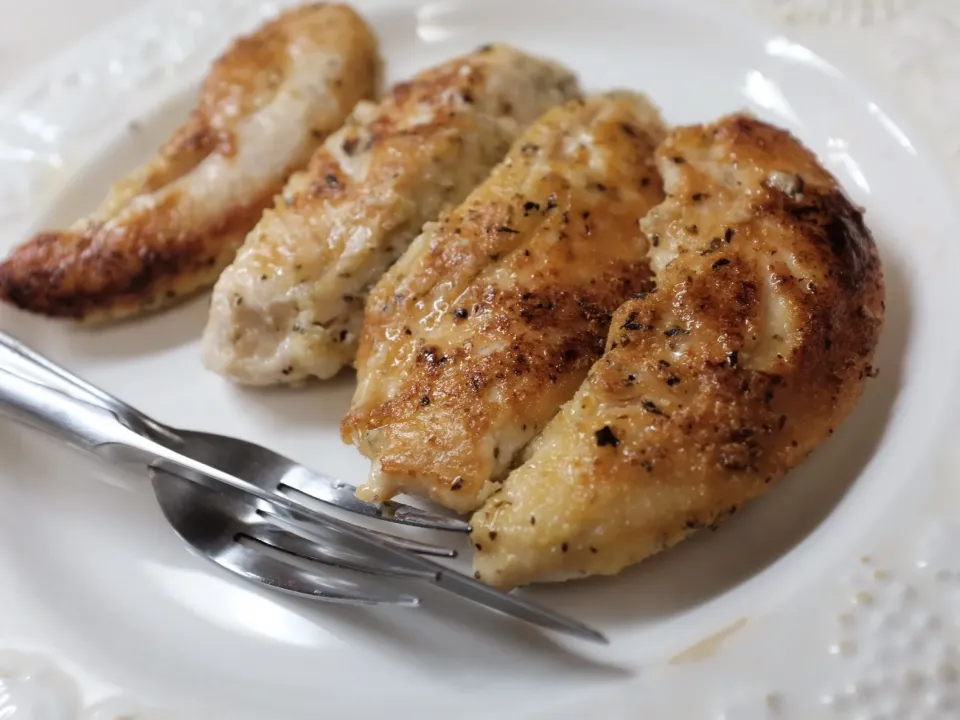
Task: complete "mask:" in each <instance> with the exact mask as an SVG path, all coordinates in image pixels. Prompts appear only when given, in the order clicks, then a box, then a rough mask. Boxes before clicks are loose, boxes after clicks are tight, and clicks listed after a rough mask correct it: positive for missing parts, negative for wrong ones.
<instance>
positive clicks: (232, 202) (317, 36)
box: [0, 3, 378, 320]
mask: <svg viewBox="0 0 960 720" xmlns="http://www.w3.org/2000/svg"><path fill="white" fill-rule="evenodd" d="M377 71H378V59H377V51H376V40H375V38H374V36H373V34H372V31H371V30H370V29H369V28H368V27H367V25H366V23H365V22H364V21H363V20H362V19H361V18H360V17H359V16H358V15H357V14H356V13H355V12H353V11H352V10H351V9H349V8H348V7H347V6H344V5H332V4H324V3H319V4H310V5H305V6H303V7H300V8H297V9H295V10H291V11H289V12H287V13H284V14H283V15H281V16H280V17H278V18H277V19H275V20H273V21H271V22H269V23H267V24H266V25H264V26H263V27H262V28H260V29H259V30H258V31H257V32H255V33H253V34H251V35H249V36H247V37H243V38H240V39H238V40H237V41H236V42H235V43H234V44H233V46H232V47H231V48H230V49H229V50H228V51H227V52H226V53H225V54H224V55H223V56H222V57H221V58H220V59H218V60H217V61H216V63H215V64H214V65H213V68H212V70H211V72H210V74H209V75H208V76H207V78H206V80H205V82H204V84H203V88H202V90H201V93H200V98H199V102H198V105H197V108H196V109H195V111H194V112H193V113H192V115H191V116H190V118H189V119H188V120H187V121H186V122H185V123H184V125H183V126H181V127H180V128H179V129H178V130H177V131H176V132H175V133H174V134H173V136H172V137H171V138H170V140H169V141H168V142H167V143H166V144H165V145H164V146H163V148H162V149H161V150H160V152H159V154H158V155H157V156H156V157H155V158H154V159H153V160H151V161H150V162H149V163H148V164H146V165H145V166H143V167H141V168H139V169H138V170H136V171H134V172H133V173H132V174H131V175H130V176H128V177H126V178H124V179H123V180H121V181H120V182H118V183H117V184H116V185H115V186H114V187H113V188H112V190H111V192H110V194H109V196H108V197H107V198H106V200H105V201H104V202H103V204H102V205H101V207H100V208H99V209H98V210H97V211H96V212H95V213H94V214H93V215H92V216H90V217H89V218H85V219H83V220H80V221H79V222H77V223H76V224H75V225H74V226H72V227H71V228H69V229H67V230H63V231H51V232H44V233H41V234H39V235H37V236H36V237H34V238H33V239H31V240H30V241H28V242H27V243H25V244H24V245H22V246H20V247H19V248H17V249H15V250H14V251H13V252H12V253H11V255H10V257H9V258H8V259H7V260H6V261H5V262H4V263H3V264H2V265H0V298H2V299H4V300H5V301H7V302H10V303H13V304H14V305H17V306H19V307H21V308H24V309H26V310H30V311H33V312H37V313H43V314H46V315H54V316H65V317H73V318H78V319H80V318H82V319H86V320H101V319H107V318H117V317H122V316H125V315H130V314H134V313H137V312H140V311H144V310H148V309H152V308H157V307H159V306H162V305H165V304H167V303H168V302H170V301H172V300H174V299H176V298H179V297H181V296H184V295H189V294H191V293H193V292H194V291H196V290H198V289H201V288H203V287H207V286H209V285H211V284H213V282H214V281H215V280H216V278H217V276H218V275H219V274H220V272H221V270H222V269H223V268H224V267H225V266H226V265H227V264H228V263H229V262H230V261H231V260H232V258H233V256H234V253H235V252H236V248H237V247H238V246H239V244H240V242H241V241H242V240H243V238H244V236H245V235H246V234H247V233H248V232H249V231H250V229H251V228H252V227H253V226H254V225H255V224H256V222H257V221H258V220H259V218H260V215H261V213H262V211H263V209H264V208H265V207H266V206H267V205H268V204H270V202H271V201H272V199H273V196H274V195H275V194H276V193H277V192H278V191H279V190H280V189H281V187H282V184H283V182H284V181H285V180H286V178H287V176H288V175H289V174H290V173H291V172H292V171H293V170H295V169H297V168H299V167H302V166H303V165H304V164H306V162H307V161H308V160H309V157H310V154H311V153H312V151H313V150H314V148H316V147H317V146H318V145H319V144H320V143H321V141H322V140H323V138H324V137H326V135H327V134H329V133H330V132H332V131H333V130H335V129H336V128H337V127H339V125H340V124H341V123H342V122H343V119H344V118H345V117H346V115H347V113H348V112H349V111H350V110H351V108H352V107H353V106H354V104H355V103H356V102H357V101H358V100H360V99H361V98H366V97H369V96H370V95H371V94H372V93H373V92H374V90H375V87H374V84H375V80H376V76H377ZM258 121H264V122H258Z"/></svg>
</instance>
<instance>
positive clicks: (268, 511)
mask: <svg viewBox="0 0 960 720" xmlns="http://www.w3.org/2000/svg"><path fill="white" fill-rule="evenodd" d="M299 494H300V493H299V491H298V490H294V491H292V492H291V491H289V490H288V491H287V492H285V493H284V495H286V496H288V497H289V499H291V500H293V501H294V502H297V503H299V504H301V505H304V506H305V507H309V502H304V501H303V499H302V498H300V497H299ZM306 497H308V498H309V497H310V496H306ZM260 512H261V513H262V514H264V515H272V516H273V517H277V518H280V519H281V520H283V521H284V522H288V523H289V522H295V521H296V519H295V518H294V516H293V515H292V514H291V513H289V512H288V511H287V510H284V509H283V508H281V507H278V506H276V505H270V506H269V507H267V506H264V507H261V508H260ZM315 527H316V531H317V534H319V535H322V536H324V537H331V538H332V537H336V538H340V539H341V540H342V538H343V533H341V532H338V531H337V530H336V528H333V527H329V526H322V525H319V524H318V525H316V526H315ZM364 530H365V531H366V532H368V533H369V534H370V535H374V536H376V537H377V538H378V539H379V540H381V541H382V542H385V543H387V544H388V545H390V546H391V547H394V548H397V549H399V550H407V551H409V552H413V553H416V554H417V555H431V556H433V557H445V558H454V557H456V556H457V551H456V550H454V549H453V548H448V547H443V546H442V545H434V544H432V543H428V542H423V541H422V540H412V539H410V538H405V537H399V536H397V535H389V534H387V533H383V532H380V531H379V530H371V529H370V528H364Z"/></svg>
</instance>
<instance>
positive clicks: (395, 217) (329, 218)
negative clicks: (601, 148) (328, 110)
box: [203, 45, 579, 385]
mask: <svg viewBox="0 0 960 720" xmlns="http://www.w3.org/2000/svg"><path fill="white" fill-rule="evenodd" d="M578 94H579V91H578V89H577V83H576V78H575V77H574V76H573V75H572V74H571V73H570V72H569V71H568V70H566V69H565V68H563V67H561V66H559V65H557V64H555V63H553V62H549V61H546V60H542V59H540V58H536V57H533V56H531V55H527V54H526V53H522V52H520V51H519V50H516V49H514V48H512V47H509V46H507V45H491V46H487V47H484V48H481V49H480V50H478V51H476V52H474V53H472V54H469V55H467V56H464V57H460V58H456V59H454V60H451V61H449V62H446V63H444V64H442V65H440V66H438V67H435V68H432V69H430V70H427V71H425V72H423V73H420V74H419V75H417V76H416V77H415V78H413V80H411V81H410V82H404V83H400V84H399V85H397V86H396V87H394V88H393V90H392V91H391V92H390V93H388V95H387V96H386V97H385V98H384V99H383V101H382V102H380V103H379V104H377V105H374V104H371V103H361V104H360V105H359V106H358V107H357V109H356V111H355V112H354V114H353V116H352V117H351V118H350V120H349V121H348V122H347V124H346V125H345V126H344V127H343V128H342V129H341V130H340V131H339V132H337V133H336V134H334V135H333V136H331V137H330V138H329V140H328V141H327V142H326V143H325V145H324V146H323V148H321V149H320V150H319V151H318V152H317V154H316V155H315V156H314V158H313V159H312V161H311V163H310V167H309V168H308V169H307V170H305V171H304V172H302V173H298V174H296V175H295V176H294V177H293V178H291V180H290V182H289V183H288V184H287V187H286V188H285V189H284V192H283V197H282V199H281V201H280V202H279V203H278V204H277V206H276V208H274V209H273V210H271V211H268V212H267V213H266V214H265V215H264V217H263V220H262V221H261V222H260V224H259V225H258V226H257V227H256V229H255V230H254V231H253V232H252V233H251V234H250V236H249V237H248V238H247V240H246V242H245V243H244V246H243V248H242V249H241V250H240V252H239V254H238V256H237V260H236V262H235V263H234V264H233V265H232V266H231V267H230V268H228V269H227V271H226V272H225V273H224V274H223V276H222V277H221V279H220V281H219V282H218V283H217V286H216V288H215V290H214V296H213V303H212V306H211V311H210V319H209V323H208V326H207V329H206V332H205V335H204V348H203V353H204V362H205V364H206V366H207V367H208V368H209V369H211V370H213V371H215V372H217V373H219V374H221V375H223V376H225V377H227V378H229V379H231V380H233V381H235V382H238V383H242V384H249V385H272V384H282V383H298V382H302V381H303V380H306V379H307V378H310V377H317V378H322V379H326V378H329V377H332V376H334V375H336V374H337V372H338V371H339V370H340V369H341V368H342V367H344V366H345V365H349V364H350V363H352V362H353V360H354V356H355V354H356V350H357V344H358V340H359V335H360V326H361V323H362V321H363V308H364V301H365V299H366V297H367V294H368V293H369V291H370V289H371V288H372V287H373V286H374V285H375V284H376V283H377V281H378V280H380V278H381V276H382V275H383V273H384V272H386V270H387V269H388V268H389V267H390V265H391V264H392V263H393V262H394V261H395V260H396V259H397V258H398V257H400V255H402V254H403V252H404V251H405V250H406V249H407V247H409V245H410V243H411V241H412V240H413V239H414V238H415V237H416V236H417V235H418V234H419V233H420V230H421V229H422V227H423V224H424V223H426V222H428V221H432V220H435V219H436V218H437V216H438V215H439V213H440V212H441V211H442V210H444V209H449V208H450V207H452V206H454V205H456V204H457V203H459V202H460V201H461V200H463V198H465V197H466V196H467V194H468V193H469V192H470V191H471V190H473V189H474V188H475V187H476V186H477V185H479V184H480V183H481V182H482V181H483V179H484V178H485V177H486V176H487V174H488V173H489V172H490V170H491V169H492V168H493V166H494V165H496V164H497V163H498V162H499V161H500V160H502V159H503V156H504V155H505V154H506V152H507V150H508V149H509V148H510V143H511V142H512V141H513V140H514V138H516V136H517V135H518V134H519V133H520V132H521V131H522V130H523V128H524V127H526V126H527V125H528V124H529V123H531V122H533V121H534V120H535V119H536V118H537V117H539V116H540V115H541V114H542V113H543V112H544V111H546V110H547V109H548V108H550V107H553V106H555V105H558V104H560V103H562V102H564V101H566V100H568V99H570V98H572V97H576V96H577V95H578Z"/></svg>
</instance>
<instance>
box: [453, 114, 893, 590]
mask: <svg viewBox="0 0 960 720" xmlns="http://www.w3.org/2000/svg"><path fill="white" fill-rule="evenodd" d="M657 156H658V164H659V166H660V169H661V172H662V174H663V176H664V180H665V185H666V191H667V193H668V199H667V200H666V201H665V202H664V203H663V204H662V205H660V206H658V207H657V208H656V209H654V210H653V211H652V212H651V213H650V215H649V216H648V217H647V218H646V219H645V221H644V224H643V227H644V229H645V231H646V232H647V234H648V236H649V237H650V238H651V244H652V245H653V247H652V249H651V261H652V266H653V269H654V271H655V276H656V283H657V288H656V291H655V292H651V293H649V294H645V295H642V296H639V297H637V298H634V299H631V300H630V301H628V302H627V303H625V304H624V306H623V307H621V308H620V309H619V310H618V311H617V313H616V314H615V315H614V318H613V322H612V324H611V329H610V333H609V337H608V340H607V350H606V352H605V354H604V356H603V358H602V359H601V360H599V361H598V362H597V363H596V365H594V367H593V368H592V369H591V371H590V375H589V377H588V379H587V380H586V382H584V384H583V386H582V387H581V388H580V390H579V391H578V392H577V394H576V396H575V397H574V398H573V399H572V400H571V401H570V402H569V403H568V404H567V405H566V406H565V407H564V408H563V410H562V411H561V413H560V414H559V415H558V416H557V417H556V418H555V419H554V421H553V422H551V423H550V424H549V425H548V426H547V428H546V429H545V430H544V432H543V433H542V435H541V436H540V437H539V438H538V440H537V442H536V443H535V446H534V447H533V448H532V449H531V451H530V452H529V454H528V457H527V459H526V462H525V463H524V464H523V465H522V466H520V467H519V468H517V469H516V470H514V471H513V472H512V473H511V474H510V475H509V477H508V478H507V479H506V481H505V483H504V485H503V488H502V490H501V491H500V492H499V493H497V494H496V495H494V496H493V497H492V498H490V499H489V500H488V501H487V503H486V504H485V506H484V507H483V508H482V509H481V510H479V511H478V512H477V513H476V514H475V515H474V516H473V519H472V525H473V528H474V531H473V541H474V543H475V546H476V548H477V553H476V556H475V570H476V574H477V577H478V578H481V579H482V580H484V581H485V582H488V583H490V584H493V585H496V586H500V587H504V588H509V587H515V586H518V585H523V584H527V583H531V582H541V581H556V580H565V579H569V578H575V577H583V576H586V575H596V574H615V573H617V572H619V571H621V570H622V569H624V568H625V567H627V566H629V565H631V564H633V563H636V562H639V561H641V560H643V559H644V558H646V557H648V556H650V555H652V554H654V553H657V552H659V551H661V550H663V549H665V548H667V547H670V546H672V545H674V544H676V543H677V542H680V541H681V540H682V539H684V538H685V537H687V536H688V535H690V534H691V533H693V532H695V531H696V530H698V529H700V528H706V527H715V526H716V525H717V523H719V522H720V521H722V520H723V519H724V518H726V517H728V516H729V515H731V514H733V513H734V512H735V511H736V510H737V509H738V508H740V507H741V506H742V505H743V504H744V503H745V502H747V501H749V500H750V499H752V498H755V497H757V496H758V495H760V494H761V493H763V492H764V491H765V490H766V489H767V488H768V487H769V486H770V484H771V483H772V482H773V481H775V480H776V479H777V478H779V477H781V476H782V475H783V474H785V473H786V472H788V471H789V470H790V469H791V468H793V467H795V466H797V465H798V464H799V463H800V462H802V460H803V459H804V458H805V457H806V456H807V454H808V453H809V452H810V451H811V450H813V448H815V447H816V446H817V445H818V444H819V443H821V442H822V441H823V440H825V439H826V438H827V437H829V436H830V435H831V434H832V433H833V431H834V429H835V428H836V427H837V426H838V425H839V423H841V422H842V421H843V420H844V418H845V417H847V415H848V414H849V412H850V410H851V408H852V407H853V405H854V403H855V402H856V400H857V398H858V396H859V395H860V393H861V390H862V387H863V383H864V378H865V377H867V376H869V375H870V370H871V369H870V361H871V358H872V355H873V352H874V349H875V347H876V343H877V340H878V336H879V333H880V329H881V325H882V318H883V297H884V292H883V279H882V271H881V268H880V263H879V259H878V256H877V252H876V248H875V246H874V243H873V240H872V238H871V236H870V233H869V232H868V230H867V229H866V227H865V226H864V225H863V221H862V217H861V213H860V211H859V210H858V209H857V208H855V207H853V206H852V205H851V204H850V202H849V201H848V200H847V198H846V197H845V196H844V195H843V193H842V191H841V190H840V188H839V187H838V185H837V183H836V181H835V180H834V179H833V178H832V177H831V176H830V175H829V174H828V173H827V172H826V171H825V170H824V169H823V168H822V167H820V165H819V164H818V163H817V161H816V159H815V158H814V156H813V155H812V154H811V153H810V152H808V151H807V150H806V149H805V148H803V146H802V145H801V144H800V143H799V142H798V141H797V140H795V139H794V138H793V137H791V136H790V135H789V134H788V133H786V132H783V131H781V130H778V129H775V128H773V127H771V126H769V125H766V124H764V123H761V122H758V121H756V120H754V119H752V118H749V117H744V116H738V115H735V116H730V117H727V118H724V119H722V120H720V121H719V122H717V123H715V124H713V125H707V126H695V127H690V128H681V129H678V130H676V131H674V132H672V133H671V134H670V136H669V137H668V139H667V140H666V142H665V143H664V144H663V146H662V147H661V148H660V149H659V150H658V154H657Z"/></svg>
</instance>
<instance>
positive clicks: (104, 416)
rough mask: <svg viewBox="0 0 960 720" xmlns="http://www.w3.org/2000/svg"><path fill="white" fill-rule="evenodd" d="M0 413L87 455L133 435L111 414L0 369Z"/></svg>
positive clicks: (122, 441) (121, 442) (127, 439)
mask: <svg viewBox="0 0 960 720" xmlns="http://www.w3.org/2000/svg"><path fill="white" fill-rule="evenodd" d="M0 413H3V414H4V415H6V416H8V417H10V418H11V419H13V420H15V421H17V422H19V423H21V424H23V425H28V426H30V427H32V428H34V429H36V430H41V431H43V432H45V433H47V434H48V435H53V436H54V437H57V438H59V439H60V440H63V441H64V442H66V443H68V444H70V445H72V446H74V447H79V448H80V449H83V450H88V451H90V452H97V450H98V448H101V447H103V446H105V445H114V444H122V445H125V444H128V443H129V442H130V436H131V435H134V434H135V433H133V432H132V431H131V430H129V429H128V428H126V427H125V426H124V425H123V424H122V423H120V421H119V420H118V419H117V416H116V415H114V414H113V413H112V412H111V411H109V410H106V409H104V408H102V407H100V406H99V405H93V404H91V403H88V402H84V401H82V400H78V399H77V398H74V397H70V396H68V395H65V394H63V393H60V392H57V391H56V390H53V389H51V388H48V387H47V386H45V385H41V384H39V383H36V382H33V381H32V380H27V379H26V378H23V377H21V376H19V375H15V374H14V373H11V372H8V371H7V370H2V369H0Z"/></svg>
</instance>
